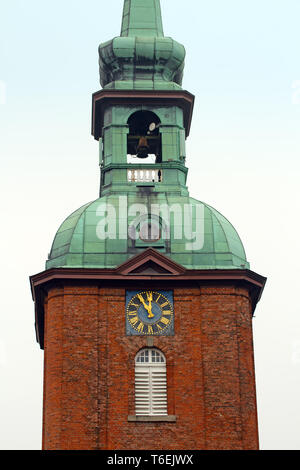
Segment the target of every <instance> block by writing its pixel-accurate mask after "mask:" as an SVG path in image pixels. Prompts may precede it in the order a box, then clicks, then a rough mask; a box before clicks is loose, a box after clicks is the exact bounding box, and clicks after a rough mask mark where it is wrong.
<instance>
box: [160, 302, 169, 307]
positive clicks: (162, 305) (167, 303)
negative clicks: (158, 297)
mask: <svg viewBox="0 0 300 470" xmlns="http://www.w3.org/2000/svg"><path fill="white" fill-rule="evenodd" d="M166 305H169V302H165V303H164V304H161V307H165V306H166Z"/></svg>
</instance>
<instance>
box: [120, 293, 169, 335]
mask: <svg viewBox="0 0 300 470" xmlns="http://www.w3.org/2000/svg"><path fill="white" fill-rule="evenodd" d="M173 324H174V312H173V295H172V292H170V291H152V290H147V291H140V292H138V291H128V292H127V298H126V330H127V334H130V335H150V336H151V335H170V334H173Z"/></svg>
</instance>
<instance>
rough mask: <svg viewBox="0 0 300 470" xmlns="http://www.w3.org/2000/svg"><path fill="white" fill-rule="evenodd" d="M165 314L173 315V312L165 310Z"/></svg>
mask: <svg viewBox="0 0 300 470" xmlns="http://www.w3.org/2000/svg"><path fill="white" fill-rule="evenodd" d="M163 314H164V315H172V312H171V310H164V311H163Z"/></svg>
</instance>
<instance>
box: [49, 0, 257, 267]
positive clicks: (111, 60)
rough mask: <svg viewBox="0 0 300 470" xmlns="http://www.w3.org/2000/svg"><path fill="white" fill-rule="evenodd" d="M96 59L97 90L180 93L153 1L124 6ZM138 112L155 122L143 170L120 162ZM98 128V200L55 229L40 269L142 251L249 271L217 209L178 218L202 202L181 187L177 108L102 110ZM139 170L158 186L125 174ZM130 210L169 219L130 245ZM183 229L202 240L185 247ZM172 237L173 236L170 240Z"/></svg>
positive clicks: (92, 263) (175, 50)
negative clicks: (156, 149) (151, 157)
mask: <svg viewBox="0 0 300 470" xmlns="http://www.w3.org/2000/svg"><path fill="white" fill-rule="evenodd" d="M99 54H100V75H101V83H102V86H103V87H106V88H116V89H117V88H124V89H126V88H127V89H138V88H140V89H153V90H155V89H166V90H174V89H181V80H182V74H183V67H184V57H185V51H184V47H183V46H181V45H180V44H178V43H176V41H174V40H173V39H171V38H165V37H164V36H163V28H162V21H161V11H160V2H159V0H125V1H124V10H123V20H122V31H121V37H117V38H115V39H113V40H112V41H108V42H107V43H104V44H101V45H100V47H99ZM154 93H155V92H154ZM140 111H145V112H148V113H149V112H150V111H151V113H154V114H155V116H156V117H157V120H158V121H157V122H159V136H160V139H161V161H159V163H158V162H156V163H155V164H146V165H145V163H144V162H143V161H141V160H140V159H137V160H136V163H134V164H132V163H128V161H127V150H128V148H127V138H128V134H129V125H128V122H129V119H130V117H131V116H132V115H133V114H134V113H136V112H140ZM103 122H104V125H103V129H102V130H101V139H100V166H101V185H100V198H99V199H97V200H96V201H93V202H91V203H88V204H86V205H84V206H82V207H81V208H80V209H78V210H77V211H76V212H74V213H72V214H71V215H70V216H69V217H68V218H67V219H66V220H65V221H64V222H63V224H62V225H61V226H60V228H59V230H58V232H57V234H56V236H55V239H54V242H53V246H52V249H51V253H50V256H49V259H48V261H47V264H46V267H47V269H50V268H53V267H85V268H111V267H116V266H118V265H120V264H121V263H122V262H124V261H126V260H127V259H129V258H130V257H132V256H135V255H137V254H139V253H141V251H143V250H145V249H146V248H148V247H149V246H151V247H153V248H155V249H157V250H158V251H160V252H162V253H164V254H165V255H166V256H169V257H170V258H171V259H172V260H174V261H175V262H177V263H179V264H181V265H183V266H185V267H186V268H190V269H244V268H249V263H248V262H247V260H246V255H245V251H244V248H243V244H242V242H241V240H240V238H239V236H238V233H237V232H236V230H235V229H234V227H233V226H232V225H231V224H230V223H229V222H228V220H227V219H226V218H225V217H223V216H222V215H221V214H220V213H219V212H218V211H216V210H215V209H213V208H212V207H210V206H209V205H207V204H204V205H202V206H201V207H202V208H203V211H202V212H201V215H200V222H199V220H198V221H197V222H196V218H195V216H193V217H190V218H189V216H187V217H185V215H184V214H185V212H184V208H185V207H186V206H188V205H193V206H194V207H195V206H196V204H200V205H201V204H202V203H199V202H198V201H196V200H195V199H192V198H190V197H189V193H188V188H187V186H186V178H187V172H188V169H187V167H186V165H185V160H186V150H185V139H186V135H185V128H184V120H183V110H182V108H180V107H178V106H177V105H175V104H173V105H171V104H170V103H169V104H168V105H166V104H165V103H164V100H163V99H162V102H161V103H159V104H158V105H157V106H151V107H149V106H148V105H146V104H143V105H136V104H134V103H132V105H131V104H128V101H127V102H126V103H124V104H123V103H119V104H117V105H114V106H107V107H106V108H105V111H104V114H103ZM140 170H143V171H146V170H149V171H161V180H160V181H159V182H156V181H153V182H151V181H150V182H149V181H148V182H147V183H143V182H139V183H138V182H137V181H136V180H134V181H132V180H130V178H129V172H131V171H136V172H137V174H138V172H139V171H140ZM136 204H142V205H143V206H144V207H146V210H147V211H148V213H149V212H151V208H152V205H153V204H154V205H155V204H156V205H162V206H167V205H168V207H169V208H171V218H170V220H167V221H166V220H165V219H164V217H161V218H158V219H157V220H158V222H159V224H160V226H161V229H162V230H161V236H160V238H159V239H158V240H156V241H152V242H149V241H144V240H142V239H141V238H137V239H136V240H133V239H132V237H129V236H128V228H129V227H131V226H132V224H133V222H134V220H138V219H136V216H135V215H134V214H133V213H132V212H131V211H132V207H133V206H134V205H136ZM105 211H109V212H105ZM174 214H176V215H175V216H174ZM180 214H181V216H182V218H180ZM107 216H108V217H107ZM106 217H107V229H106V232H107V238H105V239H103V238H101V236H99V227H101V226H102V225H103V220H105V219H106ZM143 217H144V219H143ZM145 217H146V219H147V216H141V217H140V219H139V220H140V221H139V222H138V223H140V224H142V222H143V221H144V222H145ZM114 223H115V226H114ZM101 224H102V225H101ZM168 224H169V230H170V233H169V234H168V235H167V234H166V231H165V226H168ZM135 226H136V227H137V222H135ZM108 227H109V230H108ZM139 227H140V226H139ZM188 228H190V231H192V232H195V233H196V234H197V237H198V239H199V238H200V239H201V236H202V235H203V246H202V245H201V246H200V247H199V246H197V247H195V246H191V245H190V243H191V240H190V236H188V233H189V231H188V230H187V229H188ZM180 231H181V237H179V236H178V234H179V232H180ZM100 235H101V234H100ZM197 237H196V238H197Z"/></svg>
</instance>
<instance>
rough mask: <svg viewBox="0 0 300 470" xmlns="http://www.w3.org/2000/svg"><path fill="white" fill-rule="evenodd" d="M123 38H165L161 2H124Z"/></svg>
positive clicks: (125, 0)
mask: <svg viewBox="0 0 300 470" xmlns="http://www.w3.org/2000/svg"><path fill="white" fill-rule="evenodd" d="M121 36H148V37H153V36H154V37H163V36H164V32H163V25H162V18H161V8H160V0H124V8H123V18H122V27H121Z"/></svg>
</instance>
